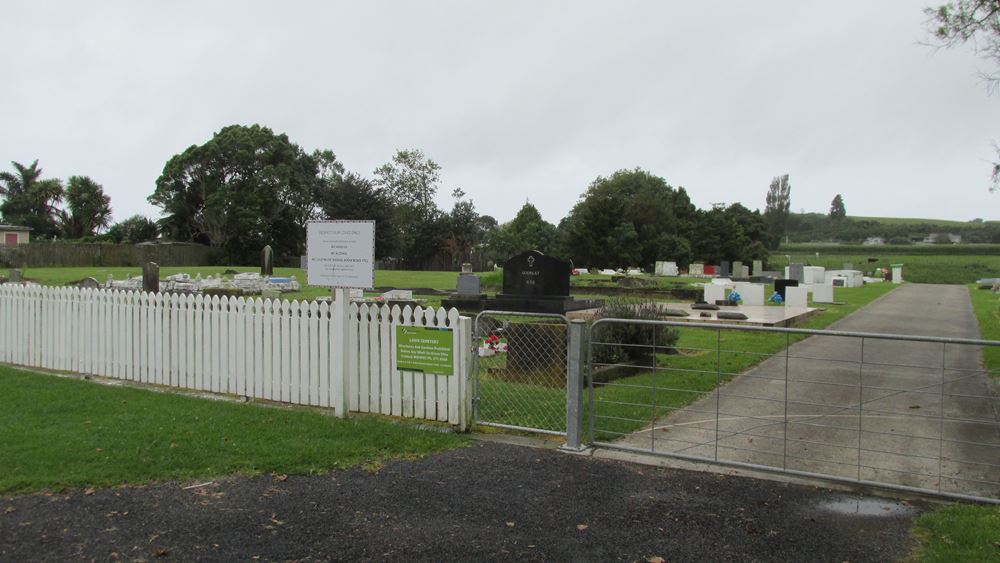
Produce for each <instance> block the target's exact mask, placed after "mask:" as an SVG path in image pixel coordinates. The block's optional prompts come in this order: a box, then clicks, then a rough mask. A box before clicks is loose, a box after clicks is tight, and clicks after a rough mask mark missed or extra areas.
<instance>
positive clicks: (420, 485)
mask: <svg viewBox="0 0 1000 563" xmlns="http://www.w3.org/2000/svg"><path fill="white" fill-rule="evenodd" d="M195 484H197V483H161V484H155V485H150V486H141V487H121V488H114V489H104V490H97V491H79V490H77V491H71V492H68V493H65V494H32V495H20V496H14V497H9V496H8V497H0V561H37V560H51V561H66V560H74V561H75V560H100V561H136V560H147V561H151V560H164V561H169V560H180V561H192V560H205V561H234V560H237V561H252V560H260V561H286V560H297V561H327V560H351V561H356V560H363V561H366V560H394V561H480V560H505V561H648V560H652V561H655V560H656V558H662V559H663V560H665V561H713V562H715V561H852V562H859V561H895V560H898V559H900V558H901V557H902V556H904V555H905V554H906V553H907V552H908V551H909V550H910V547H911V545H912V543H911V540H910V538H909V536H908V532H907V530H908V529H909V527H910V525H911V522H912V518H913V517H914V516H915V515H916V514H919V513H920V512H921V511H923V510H925V508H926V507H925V506H923V505H922V504H920V503H915V504H907V503H897V502H895V501H888V500H882V499H860V500H859V498H858V497H856V496H850V495H845V494H844V493H836V492H831V491H828V490H824V489H819V488H814V487H808V486H802V485H794V484H790V483H780V482H773V481H757V480H753V479H749V478H745V477H732V476H724V475H716V474H710V473H701V472H692V471H683V470H678V469H666V468H657V467H648V466H641V465H635V464H627V463H622V462H615V461H608V460H599V459H594V458H591V457H582V456H572V455H566V454H562V453H558V452H554V451H550V450H539V449H531V448H526V447H518V446H510V445H504V444H496V443H487V442H476V443H474V444H473V445H472V446H470V447H468V448H465V449H460V450H454V451H451V452H446V453H443V454H439V455H434V456H431V457H427V458H424V459H419V460H408V461H407V460H397V461H392V462H389V463H387V464H386V465H385V466H384V467H382V468H381V469H379V470H377V471H365V470H362V469H355V470H350V471H336V472H332V473H330V474H328V475H322V476H289V477H280V476H260V477H254V478H246V477H229V478H225V479H222V480H217V481H215V482H212V483H210V484H208V485H205V486H201V487H195V488H187V489H185V487H189V486H191V485H195ZM859 508H860V510H858V509H859Z"/></svg>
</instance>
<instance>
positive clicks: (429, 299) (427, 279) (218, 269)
mask: <svg viewBox="0 0 1000 563" xmlns="http://www.w3.org/2000/svg"><path fill="white" fill-rule="evenodd" d="M226 270H234V271H237V272H258V271H260V268H257V267H251V266H235V267H232V266H179V267H169V268H167V267H164V268H160V277H161V278H165V277H167V276H169V275H172V274H178V273H186V274H190V275H191V276H196V275H198V274H201V276H202V277H208V276H210V275H212V276H214V275H216V274H222V273H223V272H225V271H226ZM108 274H112V275H114V277H115V279H116V280H122V279H125V278H126V277H129V276H138V275H142V269H141V268H138V267H121V268H28V269H26V270H24V276H25V278H27V279H29V280H32V281H36V282H38V283H40V284H42V285H55V286H59V285H66V284H69V283H72V282H76V281H79V280H82V279H84V278H88V277H92V278H94V279H96V280H97V281H99V282H101V283H104V281H105V280H106V279H107V278H108ZM274 274H275V275H276V276H295V278H296V279H297V280H298V281H299V283H301V284H305V281H306V273H305V270H302V269H300V268H275V269H274ZM457 278H458V273H457V272H423V271H406V270H377V271H376V272H375V286H376V287H399V288H416V287H428V288H432V289H444V290H454V289H455V283H456V280H457ZM380 294H381V293H380V292H366V295H368V296H375V295H380ZM328 295H330V290H329V289H328V288H325V287H313V286H303V288H302V291H296V292H292V293H286V294H284V295H283V297H284V298H285V299H294V300H305V299H315V298H317V297H322V296H328ZM415 297H418V298H420V299H425V300H426V303H425V304H426V305H428V306H432V307H438V306H440V305H441V297H439V296H422V297H421V296H415Z"/></svg>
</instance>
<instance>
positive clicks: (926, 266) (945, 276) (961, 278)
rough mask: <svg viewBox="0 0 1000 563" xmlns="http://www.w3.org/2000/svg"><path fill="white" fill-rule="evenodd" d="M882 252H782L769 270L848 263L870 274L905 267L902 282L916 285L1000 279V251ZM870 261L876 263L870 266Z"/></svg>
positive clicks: (833, 266)
mask: <svg viewBox="0 0 1000 563" xmlns="http://www.w3.org/2000/svg"><path fill="white" fill-rule="evenodd" d="M883 248H885V247H877V246H873V247H871V250H870V251H867V253H864V254H862V253H856V254H836V253H834V252H832V251H830V250H827V251H822V252H819V255H818V256H817V255H816V253H815V252H809V253H805V252H794V251H790V252H786V251H780V250H779V251H777V252H775V253H773V254H771V258H770V259H769V261H768V266H769V267H770V268H771V269H774V270H778V271H783V270H784V267H785V266H786V265H788V264H789V263H796V262H798V263H802V264H810V265H813V266H823V267H825V268H827V269H835V270H839V269H841V268H842V267H843V265H844V263H845V262H847V263H850V264H853V265H854V268H855V269H856V270H862V271H864V272H867V273H870V272H871V271H872V270H874V269H875V268H876V267H885V268H888V267H889V265H890V264H903V279H904V280H906V281H909V282H913V283H944V284H967V283H972V282H974V281H976V280H978V279H982V278H992V277H1000V247H998V248H997V250H998V252H996V253H994V254H982V255H916V254H895V253H890V252H886V251H884V250H882V249H883ZM786 255H787V256H788V258H786ZM869 258H875V259H876V261H875V262H869V261H868V259H869Z"/></svg>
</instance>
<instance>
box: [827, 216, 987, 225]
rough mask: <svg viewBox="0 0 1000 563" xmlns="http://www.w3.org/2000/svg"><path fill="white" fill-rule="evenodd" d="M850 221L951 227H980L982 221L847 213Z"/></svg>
mask: <svg viewBox="0 0 1000 563" xmlns="http://www.w3.org/2000/svg"><path fill="white" fill-rule="evenodd" d="M847 218H848V219H850V220H852V221H875V222H877V223H882V224H883V225H941V226H952V227H981V226H983V225H984V223H972V222H969V221H954V220H951V219H916V218H908V217H861V216H855V215H848V217H847Z"/></svg>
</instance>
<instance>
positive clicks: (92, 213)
mask: <svg viewBox="0 0 1000 563" xmlns="http://www.w3.org/2000/svg"><path fill="white" fill-rule="evenodd" d="M66 207H67V209H66V210H64V211H60V212H59V223H60V228H61V229H62V234H63V236H64V237H67V238H82V237H87V236H92V235H95V234H97V233H98V232H100V231H101V230H103V229H105V228H107V227H108V225H109V224H110V223H111V197H109V196H108V195H107V194H105V193H104V187H103V186H101V185H100V184H98V183H97V182H95V181H93V180H91V179H90V178H89V177H87V176H70V177H69V180H67V181H66Z"/></svg>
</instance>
